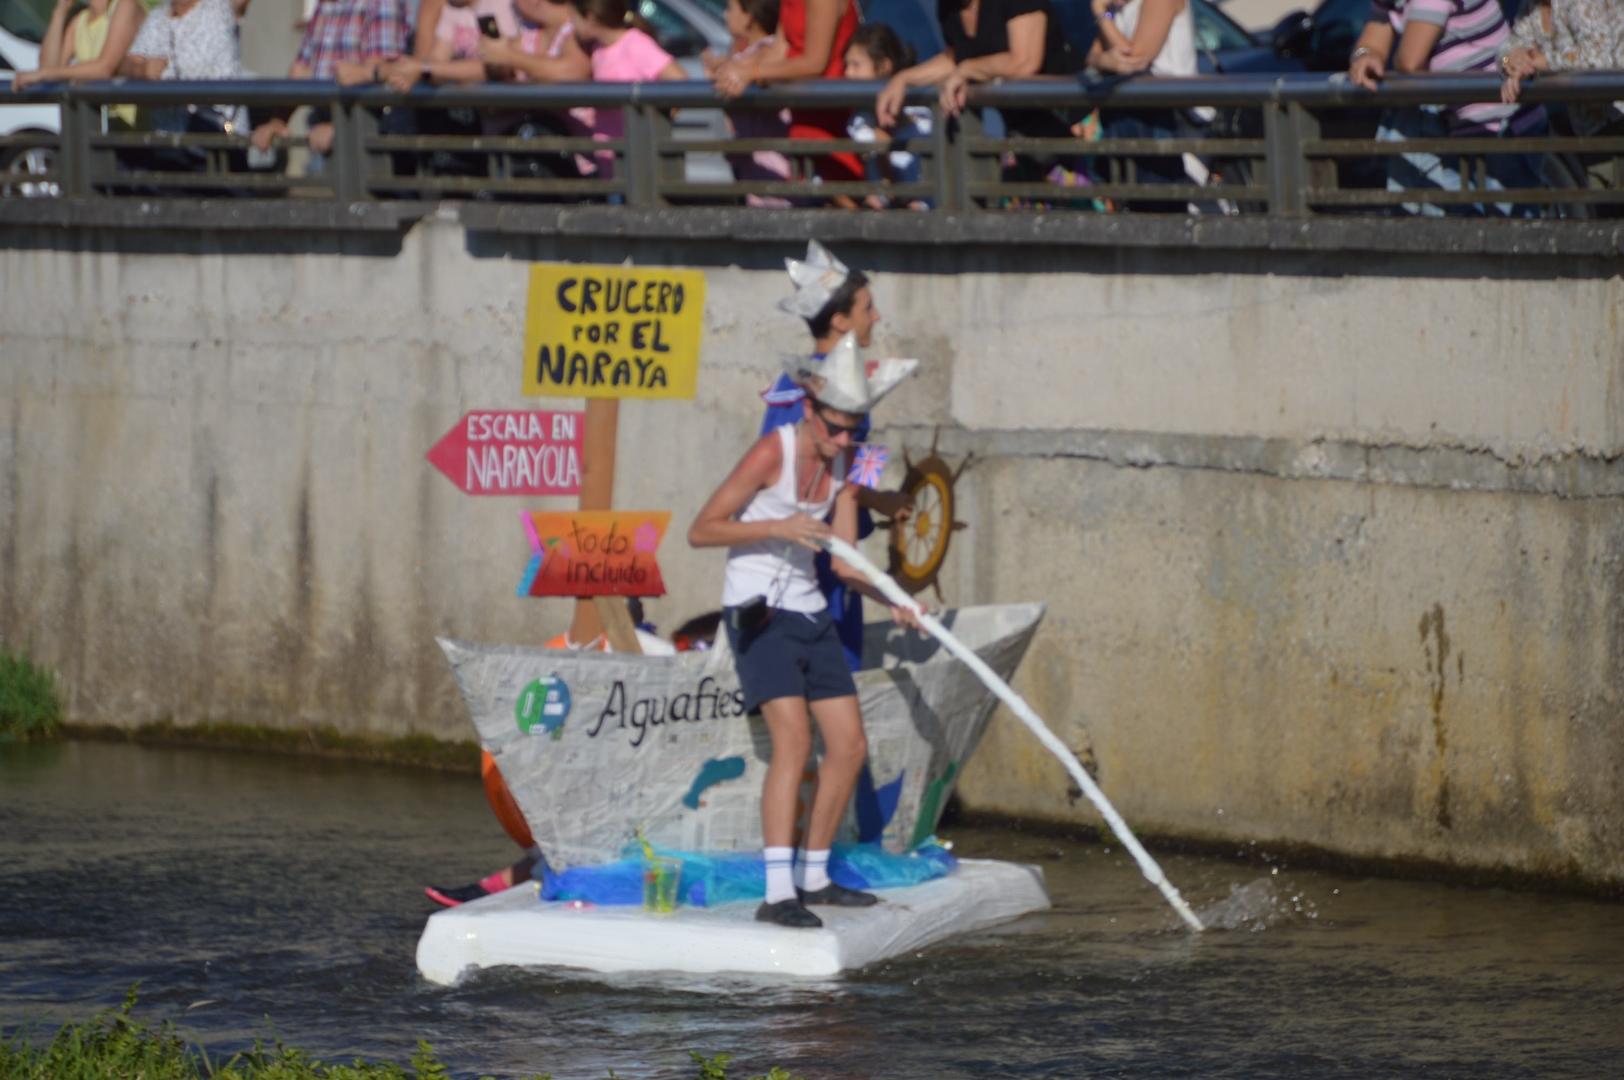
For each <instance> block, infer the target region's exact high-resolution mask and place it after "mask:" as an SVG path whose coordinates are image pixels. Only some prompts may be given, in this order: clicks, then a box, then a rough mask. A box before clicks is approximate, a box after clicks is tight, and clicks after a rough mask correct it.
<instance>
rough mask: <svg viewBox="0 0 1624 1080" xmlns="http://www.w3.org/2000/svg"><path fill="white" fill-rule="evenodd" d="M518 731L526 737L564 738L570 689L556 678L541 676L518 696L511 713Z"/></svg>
mask: <svg viewBox="0 0 1624 1080" xmlns="http://www.w3.org/2000/svg"><path fill="white" fill-rule="evenodd" d="M514 712H515V714H517V716H518V720H519V730H520V731H522V732H524V733H525V734H526V735H545V734H551V735H552V737H553V738H555V739H556V738H558V737H559V736H561V735H562V734H564V721H565V720H566V719H568V718H569V715H570V688H569V687H568V686H565V685H564V680H563V679H560V678H559V677H558V676H557V675H543V676H542V677H541V678H539V679H536V680H534V681H533V682H531V684H530V685H529V686H526V687H525V688H524V690H523V692H521V693H520V694H519V703H518V705H517V706H516V707H515V709H514Z"/></svg>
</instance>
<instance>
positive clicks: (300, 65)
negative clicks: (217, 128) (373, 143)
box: [252, 0, 417, 174]
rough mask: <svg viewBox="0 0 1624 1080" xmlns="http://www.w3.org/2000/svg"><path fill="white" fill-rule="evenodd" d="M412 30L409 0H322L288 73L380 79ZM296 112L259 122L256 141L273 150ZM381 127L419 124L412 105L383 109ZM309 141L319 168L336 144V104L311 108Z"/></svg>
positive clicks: (315, 170)
mask: <svg viewBox="0 0 1624 1080" xmlns="http://www.w3.org/2000/svg"><path fill="white" fill-rule="evenodd" d="M411 32H412V27H411V15H410V13H409V12H408V11H407V8H406V3H405V0H320V2H319V3H318V4H317V5H316V10H315V11H314V12H313V13H312V14H311V16H310V21H309V22H308V23H306V24H305V32H304V40H302V41H301V42H300V43H299V52H298V54H297V55H295V56H294V58H293V64H292V65H291V66H290V67H289V68H288V78H290V79H314V80H325V79H331V80H334V81H337V82H338V83H340V84H341V85H346V86H354V85H357V84H360V83H369V82H376V81H377V80H378V78H379V77H380V69H381V66H382V65H383V64H385V63H387V62H388V61H390V60H393V59H395V58H396V57H398V56H401V55H404V54H405V53H406V51H407V49H406V46H407V43H408V41H410V39H411ZM292 115H293V109H292V108H291V107H290V108H286V109H284V110H282V111H281V112H279V113H278V114H277V115H276V116H274V117H272V118H271V119H270V120H268V121H266V122H265V123H263V124H260V125H259V126H258V127H256V128H255V129H254V135H253V139H252V142H253V145H254V146H255V147H257V148H258V149H260V150H268V149H269V148H270V145H271V140H272V139H276V138H286V137H287V135H288V118H289V117H291V116H292ZM378 128H379V130H380V131H382V132H383V133H384V134H389V135H411V134H414V133H415V132H416V130H417V127H416V122H415V118H414V117H413V116H412V113H411V110H409V109H386V110H384V114H383V116H381V117H380V118H379V122H378ZM309 142H310V151H311V162H310V167H309V171H310V172H311V173H312V174H319V173H321V172H322V171H323V169H324V163H325V160H326V155H327V154H328V153H330V152H331V151H332V148H333V120H332V110H330V109H328V108H325V107H322V108H314V109H311V110H310V134H309Z"/></svg>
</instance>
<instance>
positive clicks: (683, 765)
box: [440, 604, 1044, 869]
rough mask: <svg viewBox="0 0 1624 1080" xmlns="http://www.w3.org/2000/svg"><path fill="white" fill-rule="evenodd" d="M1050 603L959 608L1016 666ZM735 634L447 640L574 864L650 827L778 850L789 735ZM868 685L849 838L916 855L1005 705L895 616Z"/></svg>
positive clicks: (1005, 668)
mask: <svg viewBox="0 0 1624 1080" xmlns="http://www.w3.org/2000/svg"><path fill="white" fill-rule="evenodd" d="M1043 613H1044V605H1043V604H999V605H988V606H981V607H967V608H960V609H957V610H952V611H948V612H946V613H944V614H943V616H942V621H943V622H944V623H945V624H946V625H947V626H948V627H949V628H950V629H952V631H953V632H954V633H955V634H956V635H958V636H959V638H960V639H962V640H963V641H964V642H965V643H966V644H968V645H969V646H970V647H971V648H972V649H974V650H975V651H976V653H977V654H978V655H979V656H980V657H981V658H982V659H983V660H985V661H986V662H987V663H988V664H989V665H990V666H991V667H992V668H993V669H994V670H995V671H997V672H998V673H999V674H1000V675H1001V676H1003V677H1004V678H1005V679H1009V678H1011V677H1012V676H1013V675H1014V673H1015V668H1016V666H1017V665H1018V664H1019V663H1020V661H1021V658H1022V656H1024V655H1025V653H1026V649H1027V646H1028V645H1029V644H1030V643H1031V640H1032V635H1033V634H1034V633H1035V632H1036V630H1037V626H1038V622H1039V620H1041V619H1042V617H1043ZM719 645H720V647H719V648H717V649H715V650H712V651H710V652H700V653H681V654H678V655H676V656H664V657H660V656H628V655H621V654H605V653H574V652H565V651H561V650H554V649H543V648H532V647H523V646H515V645H474V644H468V643H465V642H460V641H452V640H448V639H444V638H442V639H440V646H441V648H442V649H444V650H445V654H446V657H447V658H448V659H449V660H450V662H451V667H452V669H453V671H454V672H455V673H456V677H457V682H458V685H459V686H460V687H461V689H462V693H463V697H464V698H465V699H466V701H467V703H468V709H469V712H470V713H471V714H472V716H473V720H474V726H475V727H476V728H477V729H478V732H479V741H480V744H481V745H482V746H484V748H485V749H486V750H488V751H489V752H490V753H491V755H492V756H493V757H494V758H495V760H496V764H497V767H498V768H499V769H500V770H501V773H502V777H503V779H504V780H506V781H507V785H508V787H509V789H510V790H511V791H512V792H513V797H514V800H515V801H516V802H517V803H518V806H519V809H520V810H521V811H522V812H523V813H524V816H525V819H526V821H528V822H529V824H530V828H531V832H532V833H533V834H534V836H535V839H536V842H537V843H538V844H539V845H540V846H541V849H542V850H543V851H544V852H545V853H546V855H547V859H548V862H549V863H550V864H551V865H552V866H553V867H555V868H557V869H563V868H566V867H569V866H575V865H596V864H601V863H607V862H613V861H615V860H616V859H619V858H621V857H622V855H623V854H624V853H625V849H626V848H627V846H628V845H629V844H631V843H633V842H635V840H636V838H637V836H638V834H639V833H641V834H642V835H643V836H644V837H645V838H646V839H647V840H649V842H651V843H653V844H654V845H656V846H659V847H664V848H668V849H672V850H680V851H721V852H728V851H735V852H752V851H757V850H759V849H760V848H761V813H760V799H761V786H762V780H763V778H764V777H765V774H766V768H767V761H768V759H769V756H770V752H771V743H770V740H769V739H768V737H767V730H766V726H765V725H764V724H763V723H762V722H761V720H760V719H759V718H756V719H752V718H749V717H746V716H745V715H744V709H743V695H742V693H741V692H740V690H739V683H738V677H737V676H736V675H735V673H734V670H733V660H732V656H731V654H730V653H729V652H728V650H727V648H726V636H725V635H720V636H719ZM856 681H857V692H858V696H859V700H860V702H861V706H862V711H863V725H864V728H865V730H866V731H867V734H868V740H869V764H868V769H867V770H866V772H865V774H864V776H863V778H862V779H861V780H860V781H859V784H858V791H857V794H856V797H855V798H854V799H853V802H852V806H851V808H850V809H849V810H848V812H847V815H846V820H845V822H844V824H843V825H842V833H841V837H840V838H841V839H843V840H857V841H879V842H881V843H882V844H883V846H884V847H885V848H886V849H887V850H888V851H891V852H895V853H901V852H905V851H908V850H910V849H911V848H913V847H915V846H916V845H917V844H919V843H920V842H922V841H923V840H924V839H926V838H927V837H929V836H930V835H931V833H932V832H933V831H934V830H935V828H936V822H937V819H938V818H939V817H940V816H941V812H942V808H943V807H944V806H945V805H946V804H947V799H948V796H949V795H951V794H952V791H953V787H954V784H955V783H956V782H957V780H958V777H959V775H960V774H961V772H962V771H963V769H964V765H965V763H966V762H967V761H968V760H969V758H970V755H971V754H973V753H974V752H975V749H976V746H977V745H978V744H979V743H980V741H981V737H982V734H983V733H984V732H985V730H986V726H987V721H988V720H989V719H990V717H991V715H992V711H993V707H994V705H995V703H996V702H995V699H994V698H993V696H992V694H991V692H990V691H988V690H987V689H986V687H985V686H983V685H982V684H981V682H980V680H978V679H977V678H976V677H975V676H974V675H973V674H972V673H971V672H970V671H969V670H968V669H967V668H966V667H965V666H964V665H963V664H962V663H960V662H959V661H958V660H956V659H954V658H953V657H952V656H951V655H950V654H948V653H947V652H946V651H944V650H942V649H941V647H940V646H939V645H938V644H937V643H936V642H935V641H934V640H932V639H930V638H928V637H925V636H923V635H921V634H919V633H916V632H913V631H904V630H902V629H900V628H898V627H896V626H893V625H891V624H880V623H875V624H871V625H870V626H869V627H868V628H867V635H866V638H865V642H864V667H863V670H861V671H860V672H858V673H857V675H856ZM814 749H815V751H816V747H815V748H814ZM809 784H810V780H809ZM808 790H810V788H809V789H808ZM806 801H807V802H810V800H806Z"/></svg>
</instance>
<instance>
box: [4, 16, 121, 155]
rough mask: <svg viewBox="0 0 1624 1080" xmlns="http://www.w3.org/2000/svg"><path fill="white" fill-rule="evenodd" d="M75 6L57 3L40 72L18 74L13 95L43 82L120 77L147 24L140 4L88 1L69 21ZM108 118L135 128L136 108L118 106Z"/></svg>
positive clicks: (42, 51) (42, 47) (42, 49)
mask: <svg viewBox="0 0 1624 1080" xmlns="http://www.w3.org/2000/svg"><path fill="white" fill-rule="evenodd" d="M72 6H73V0H56V6H55V7H54V8H52V9H51V22H50V25H49V26H47V27H46V28H45V36H44V38H42V39H41V41H40V46H39V70H38V71H20V72H18V73H17V75H16V77H15V78H14V79H13V80H12V84H11V88H12V89H13V90H23V89H26V88H27V87H30V86H33V85H34V84H36V83H42V82H104V81H106V80H107V79H111V78H112V77H113V76H114V75H117V74H118V70H119V67H120V65H122V64H123V63H124V57H125V56H127V55H128V54H129V51H130V45H131V43H132V42H134V41H135V35H136V34H137V33H138V32H139V31H140V29H141V21H142V20H143V19H145V18H146V9H145V8H143V7H142V6H141V3H140V0H111V2H109V0H90V3H89V4H88V5H86V6H85V7H84V8H82V9H81V10H80V11H79V12H78V13H77V14H76V15H74V16H73V17H72V18H71V19H70V18H68V10H69V9H70V8H71V7H72ZM107 112H108V116H109V118H110V119H112V120H116V121H118V122H119V124H121V125H122V126H124V127H134V126H135V106H133V105H115V106H113V107H112V108H110V109H108V110H107Z"/></svg>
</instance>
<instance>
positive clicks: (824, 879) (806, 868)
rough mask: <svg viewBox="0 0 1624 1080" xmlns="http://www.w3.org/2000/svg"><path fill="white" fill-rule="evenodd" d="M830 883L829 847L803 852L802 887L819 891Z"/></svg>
mask: <svg viewBox="0 0 1624 1080" xmlns="http://www.w3.org/2000/svg"><path fill="white" fill-rule="evenodd" d="M828 885H829V849H828V848H824V849H823V850H822V851H803V852H801V888H803V889H805V890H806V891H807V892H817V891H818V890H819V889H823V888H827V887H828Z"/></svg>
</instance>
